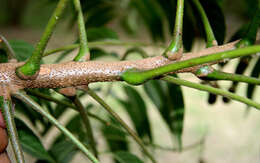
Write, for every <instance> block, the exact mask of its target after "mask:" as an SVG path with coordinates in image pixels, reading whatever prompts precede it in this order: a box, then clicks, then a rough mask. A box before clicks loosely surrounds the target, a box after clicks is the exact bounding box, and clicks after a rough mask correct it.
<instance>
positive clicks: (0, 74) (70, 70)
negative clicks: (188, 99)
mask: <svg viewBox="0 0 260 163" xmlns="http://www.w3.org/2000/svg"><path fill="white" fill-rule="evenodd" d="M235 43H236V42H233V43H229V44H226V45H223V46H216V47H212V48H208V49H204V50H202V51H200V52H197V53H184V54H183V57H182V58H181V59H180V60H178V61H183V60H188V59H191V58H196V57H200V56H205V55H209V54H212V53H217V52H222V51H227V50H232V49H234V44H235ZM178 61H170V60H168V59H167V58H165V57H163V56H157V57H152V58H147V59H142V60H137V61H120V62H103V61H87V62H67V63H60V64H43V65H41V69H40V72H39V75H38V77H37V78H36V79H35V80H21V79H19V78H18V77H17V76H16V74H15V69H16V67H18V66H21V65H22V64H23V63H4V64H0V88H1V87H2V88H3V87H8V91H11V92H12V91H15V90H17V89H22V88H61V87H73V86H81V85H87V84H89V83H93V82H106V81H120V80H121V79H120V74H121V73H123V72H124V71H126V70H127V69H130V68H136V69H139V70H149V69H154V68H157V67H160V66H163V65H166V64H169V63H173V62H178ZM208 64H209V65H211V64H215V63H208ZM195 68H196V67H191V68H185V69H182V70H179V71H178V73H180V72H192V71H193V70H194V69H195ZM0 95H1V92H0Z"/></svg>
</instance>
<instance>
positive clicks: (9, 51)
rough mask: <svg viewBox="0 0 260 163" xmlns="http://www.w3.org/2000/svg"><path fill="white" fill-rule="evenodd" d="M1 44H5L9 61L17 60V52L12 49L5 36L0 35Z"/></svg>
mask: <svg viewBox="0 0 260 163" xmlns="http://www.w3.org/2000/svg"><path fill="white" fill-rule="evenodd" d="M1 42H3V44H4V45H3V47H4V49H6V51H7V55H8V60H10V59H16V55H15V52H14V50H13V48H12V47H11V45H10V44H9V42H8V41H7V39H6V38H5V37H4V36H2V35H0V44H1Z"/></svg>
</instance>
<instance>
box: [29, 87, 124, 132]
mask: <svg viewBox="0 0 260 163" xmlns="http://www.w3.org/2000/svg"><path fill="white" fill-rule="evenodd" d="M26 92H28V93H29V94H31V95H34V96H37V97H39V98H42V99H44V100H47V101H52V102H55V103H56V104H60V105H64V106H67V107H69V108H71V109H74V110H75V111H78V110H77V108H76V106H75V105H73V104H71V103H70V102H67V101H64V100H59V99H56V98H54V97H52V96H49V95H46V94H44V93H40V92H38V91H35V90H31V89H30V90H26ZM88 115H89V116H90V117H91V118H93V119H96V120H97V121H99V122H101V123H102V124H104V125H106V126H111V127H113V128H116V129H121V128H120V127H118V126H116V125H114V124H112V123H110V122H108V121H106V120H104V119H102V118H100V117H98V116H97V115H95V114H92V113H91V112H88Z"/></svg>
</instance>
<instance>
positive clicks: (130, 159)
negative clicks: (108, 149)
mask: <svg viewBox="0 0 260 163" xmlns="http://www.w3.org/2000/svg"><path fill="white" fill-rule="evenodd" d="M114 157H115V159H116V160H117V161H118V162H119V163H144V162H143V161H142V160H140V159H139V158H138V157H137V156H135V155H133V154H131V153H129V152H125V151H119V152H116V153H115V154H114Z"/></svg>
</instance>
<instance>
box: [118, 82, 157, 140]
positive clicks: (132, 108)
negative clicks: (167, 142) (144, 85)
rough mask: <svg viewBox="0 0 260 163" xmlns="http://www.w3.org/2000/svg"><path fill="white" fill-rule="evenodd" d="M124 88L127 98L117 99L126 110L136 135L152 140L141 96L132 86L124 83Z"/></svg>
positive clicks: (145, 108)
mask: <svg viewBox="0 0 260 163" xmlns="http://www.w3.org/2000/svg"><path fill="white" fill-rule="evenodd" d="M124 90H125V93H126V95H127V96H128V97H127V100H126V101H124V100H120V99H118V101H119V102H120V103H121V104H122V105H123V106H124V109H126V111H127V112H128V114H129V116H130V118H131V120H132V122H133V124H134V126H135V129H136V131H137V133H138V135H139V136H140V137H141V138H143V139H144V138H148V139H149V141H150V142H152V133H151V127H150V123H149V119H148V115H147V107H146V105H145V102H144V100H143V98H142V96H141V95H140V94H139V93H138V92H137V91H136V90H135V89H134V88H132V87H130V86H127V85H125V86H124Z"/></svg>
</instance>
